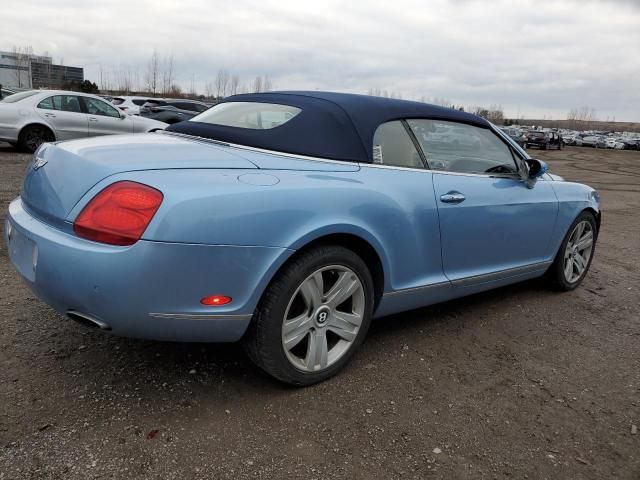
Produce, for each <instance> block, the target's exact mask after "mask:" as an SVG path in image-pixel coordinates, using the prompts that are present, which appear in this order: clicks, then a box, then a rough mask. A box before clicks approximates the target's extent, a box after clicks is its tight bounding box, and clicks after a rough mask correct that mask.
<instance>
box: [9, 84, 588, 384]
mask: <svg viewBox="0 0 640 480" xmlns="http://www.w3.org/2000/svg"><path fill="white" fill-rule="evenodd" d="M600 218H601V214H600V206H599V198H598V194H597V193H596V192H595V191H594V190H593V189H592V188H589V187H587V186H584V185H580V184H577V183H571V182H565V181H563V180H562V179H561V178H559V177H556V176H553V175H551V174H549V173H547V167H546V165H545V164H544V163H543V162H541V161H539V160H534V159H531V158H529V156H528V155H527V153H526V152H524V151H523V150H522V149H520V148H519V147H518V145H517V144H515V143H514V142H513V141H511V140H510V139H509V137H508V136H506V135H504V134H503V133H502V132H501V131H500V130H499V129H497V128H495V127H494V126H493V125H491V124H490V123H488V122H487V121H486V120H484V119H482V118H479V117H476V116H474V115H470V114H467V113H464V112H459V111H456V110H452V109H447V108H440V107H436V106H431V105H426V104H422V103H415V102H407V101H401V100H390V99H384V98H374V97H368V96H360V95H349V94H339V93H321V92H274V93H264V94H248V95H237V96H233V97H230V98H228V99H226V100H225V101H224V102H223V103H221V104H219V105H217V106H215V107H213V108H211V109H210V110H207V111H206V112H204V113H202V114H200V115H198V116H196V117H194V118H193V119H192V120H190V121H187V122H181V123H178V124H176V125H173V126H171V127H170V128H169V129H168V131H166V132H158V133H150V134H140V135H123V136H110V137H99V138H93V139H83V140H75V141H68V142H62V143H52V144H44V145H42V146H41V147H40V149H39V150H38V151H37V152H36V153H35V155H34V157H33V161H32V162H31V164H30V166H29V168H28V171H27V173H26V178H25V180H24V185H23V188H22V192H21V195H20V197H18V198H17V199H15V200H14V201H13V202H12V203H11V205H10V207H9V215H8V220H7V224H6V237H7V241H8V245H9V251H10V258H11V261H12V262H13V264H14V265H15V267H16V269H17V270H18V271H19V272H20V274H21V275H22V276H23V277H24V279H25V280H26V282H27V283H28V284H29V286H30V287H31V288H32V289H33V290H34V291H35V292H36V294H37V295H38V296H39V297H40V298H42V299H43V300H44V301H45V302H47V303H48V304H49V305H51V306H52V307H54V308H55V309H56V310H57V311H59V312H61V313H63V314H65V315H67V316H69V317H71V318H73V319H75V320H78V321H80V322H82V323H85V324H87V325H91V326H94V327H98V328H100V329H103V330H107V331H111V332H112V333H114V334H117V335H125V336H131V337H139V338H149V339H158V340H171V341H174V340H180V341H202V342H233V341H237V340H242V341H243V344H244V345H245V347H246V350H247V352H248V353H249V355H250V357H251V358H252V359H253V361H254V362H255V363H256V364H257V365H258V366H260V367H261V368H262V369H264V370H265V371H266V372H268V373H269V374H271V375H273V376H274V377H276V378H278V379H280V380H282V381H284V382H288V383H291V384H295V385H308V384H312V383H315V382H318V381H321V380H323V379H326V378H328V377H330V376H331V375H333V374H335V373H336V372H338V371H339V370H340V369H341V368H342V367H344V365H345V364H346V363H347V362H348V361H349V359H350V357H351V356H352V355H353V354H354V352H355V351H356V349H357V347H358V346H359V345H360V344H361V343H362V342H363V340H364V338H365V336H366V333H367V330H368V328H369V324H370V323H371V320H372V318H373V317H381V316H385V315H389V314H392V313H397V312H401V311H404V310H409V309H413V308H417V307H421V306H425V305H429V304H433V303H436V302H442V301H445V300H449V299H452V298H456V297H461V296H464V295H469V294H472V293H476V292H480V291H483V290H487V289H491V288H495V287H499V286H502V285H506V284H510V283H514V282H519V281H521V280H526V279H530V278H534V277H538V276H542V275H545V274H546V275H547V278H548V280H549V283H550V284H551V285H553V286H555V287H556V288H559V289H562V290H570V289H573V288H575V287H576V286H577V285H579V284H580V282H581V281H582V279H583V278H584V276H585V275H586V273H587V271H588V269H589V265H590V263H591V259H592V257H593V253H594V250H595V243H596V239H597V236H598V230H599V226H600Z"/></svg>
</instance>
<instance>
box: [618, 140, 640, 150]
mask: <svg viewBox="0 0 640 480" xmlns="http://www.w3.org/2000/svg"><path fill="white" fill-rule="evenodd" d="M621 141H622V143H623V144H624V149H625V150H640V140H638V139H635V140H634V139H632V138H623V139H622V140H621Z"/></svg>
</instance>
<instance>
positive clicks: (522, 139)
mask: <svg viewBox="0 0 640 480" xmlns="http://www.w3.org/2000/svg"><path fill="white" fill-rule="evenodd" d="M502 131H503V132H504V133H506V134H507V135H509V136H510V137H511V140H513V141H514V142H516V143H517V144H518V145H520V147H522V148H527V137H526V135H525V134H524V132H523V131H522V130H521V129H519V128H514V127H502Z"/></svg>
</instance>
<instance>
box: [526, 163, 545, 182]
mask: <svg viewBox="0 0 640 480" xmlns="http://www.w3.org/2000/svg"><path fill="white" fill-rule="evenodd" d="M526 162H527V165H529V178H531V179H533V178H539V177H541V176H542V175H544V174H545V173H547V172H548V171H549V165H547V164H546V163H545V162H543V161H542V160H537V159H535V158H529V159H528V160H526Z"/></svg>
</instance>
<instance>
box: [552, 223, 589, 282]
mask: <svg viewBox="0 0 640 480" xmlns="http://www.w3.org/2000/svg"><path fill="white" fill-rule="evenodd" d="M597 238H598V227H597V224H596V219H595V217H594V215H593V213H591V212H588V211H585V212H582V213H581V214H580V215H578V218H576V219H575V221H574V222H573V224H571V227H570V228H569V231H568V233H567V235H566V236H565V238H564V240H563V241H562V244H561V245H560V250H558V253H557V254H556V258H555V260H554V262H553V264H552V265H551V267H549V271H548V272H547V274H548V276H549V279H550V280H551V283H552V285H553V286H554V287H555V288H556V289H558V290H563V291H569V290H573V289H574V288H576V287H577V286H578V285H580V283H582V280H583V279H584V277H585V276H586V275H587V272H588V271H589V267H590V266H591V260H592V259H593V254H594V252H595V248H596V240H597Z"/></svg>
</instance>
